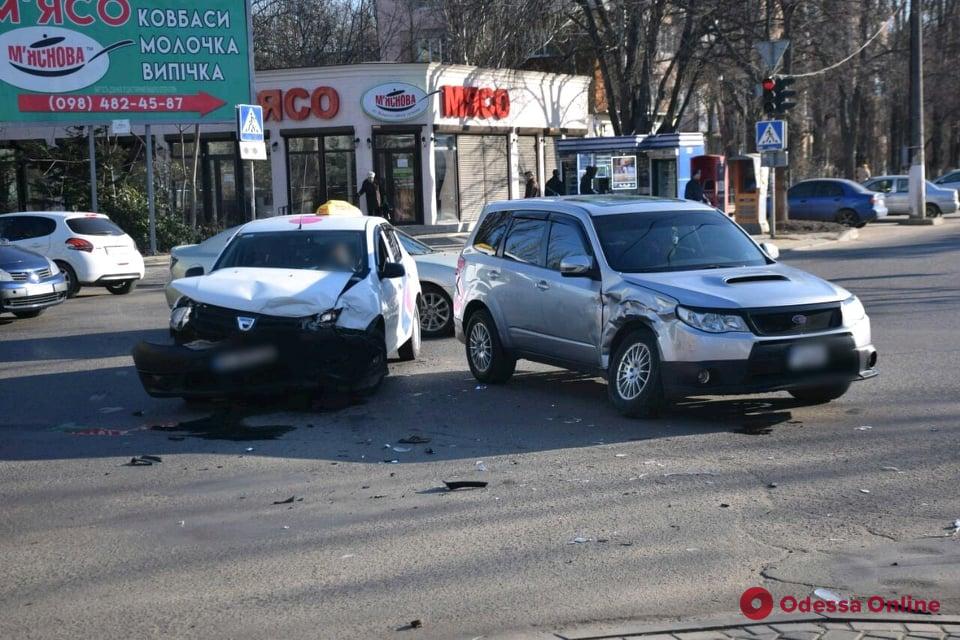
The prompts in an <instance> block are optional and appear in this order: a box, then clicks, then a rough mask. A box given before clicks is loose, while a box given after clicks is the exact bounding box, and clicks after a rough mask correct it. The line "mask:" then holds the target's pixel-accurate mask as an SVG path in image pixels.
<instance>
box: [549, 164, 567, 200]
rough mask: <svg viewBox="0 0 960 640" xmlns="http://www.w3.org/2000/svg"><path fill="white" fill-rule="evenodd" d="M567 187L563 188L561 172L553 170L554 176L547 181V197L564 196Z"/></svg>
mask: <svg viewBox="0 0 960 640" xmlns="http://www.w3.org/2000/svg"><path fill="white" fill-rule="evenodd" d="M565 192H566V187H564V186H563V180H561V179H560V171H559V170H557V169H554V170H553V176H552V177H551V178H550V179H549V180H547V185H546V195H547V196H562V195H565Z"/></svg>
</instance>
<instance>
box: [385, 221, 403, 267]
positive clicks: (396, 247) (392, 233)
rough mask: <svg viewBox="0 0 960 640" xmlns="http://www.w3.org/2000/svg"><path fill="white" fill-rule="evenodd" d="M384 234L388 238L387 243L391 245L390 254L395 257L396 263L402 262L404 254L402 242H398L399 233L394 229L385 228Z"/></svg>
mask: <svg viewBox="0 0 960 640" xmlns="http://www.w3.org/2000/svg"><path fill="white" fill-rule="evenodd" d="M383 231H384V233H385V234H386V236H387V243H388V244H389V245H390V253H391V254H392V255H393V260H394V262H400V260H401V258H402V257H403V253H401V252H400V241H399V240H397V232H396V230H395V229H394V228H393V227H384V229H383Z"/></svg>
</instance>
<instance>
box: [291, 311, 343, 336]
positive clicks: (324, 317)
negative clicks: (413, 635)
mask: <svg viewBox="0 0 960 640" xmlns="http://www.w3.org/2000/svg"><path fill="white" fill-rule="evenodd" d="M340 311H341V309H328V310H326V311H324V312H323V313H318V314H317V315H315V316H310V317H309V318H304V320H303V322H301V323H300V327H301V328H303V329H305V330H307V331H317V330H319V329H321V328H323V327H329V326H332V325H334V324H336V322H337V318H339V317H340Z"/></svg>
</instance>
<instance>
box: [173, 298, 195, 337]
mask: <svg viewBox="0 0 960 640" xmlns="http://www.w3.org/2000/svg"><path fill="white" fill-rule="evenodd" d="M192 314H193V300H191V299H190V298H188V297H187V296H181V297H180V298H179V299H178V300H177V302H176V304H174V305H173V310H172V311H171V312H170V328H171V329H172V330H173V331H183V330H184V328H186V326H187V324H189V323H190V316H191V315H192Z"/></svg>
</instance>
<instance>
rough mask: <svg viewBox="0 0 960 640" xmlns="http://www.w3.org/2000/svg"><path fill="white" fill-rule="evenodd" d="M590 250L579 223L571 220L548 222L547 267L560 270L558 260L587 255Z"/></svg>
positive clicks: (589, 253)
mask: <svg viewBox="0 0 960 640" xmlns="http://www.w3.org/2000/svg"><path fill="white" fill-rule="evenodd" d="M589 255H591V252H590V250H589V249H588V248H587V244H586V242H585V241H584V237H583V232H582V231H581V230H580V227H579V225H577V224H576V223H573V222H557V221H554V222H552V223H550V237H549V240H548V241H547V269H552V270H554V271H559V270H560V262H561V261H562V260H563V259H564V258H568V257H570V256H589Z"/></svg>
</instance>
